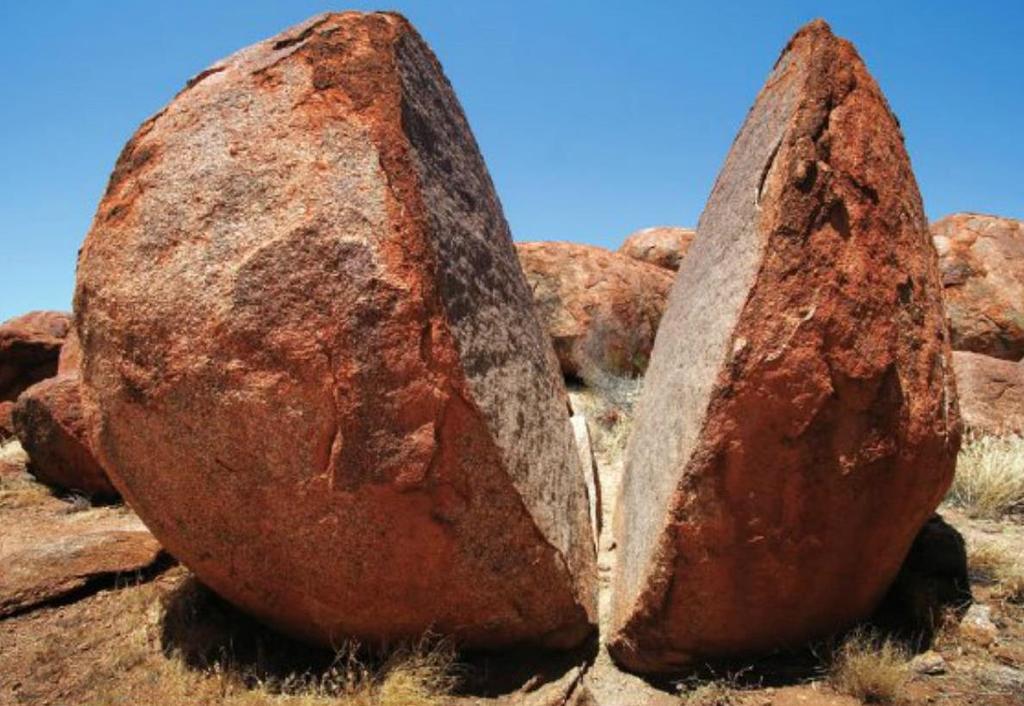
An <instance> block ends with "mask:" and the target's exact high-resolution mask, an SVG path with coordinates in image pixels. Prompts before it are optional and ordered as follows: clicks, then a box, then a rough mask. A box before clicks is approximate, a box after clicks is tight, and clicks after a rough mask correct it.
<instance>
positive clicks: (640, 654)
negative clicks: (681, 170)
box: [609, 21, 960, 672]
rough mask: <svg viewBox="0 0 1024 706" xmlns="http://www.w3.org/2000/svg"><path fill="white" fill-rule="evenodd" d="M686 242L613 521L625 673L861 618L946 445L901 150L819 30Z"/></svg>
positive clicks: (764, 105)
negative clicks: (690, 241)
mask: <svg viewBox="0 0 1024 706" xmlns="http://www.w3.org/2000/svg"><path fill="white" fill-rule="evenodd" d="M697 232H698V235H697V237H696V239H695V240H694V244H693V247H692V248H691V249H690V251H689V253H688V254H687V256H686V258H685V259H684V260H683V264H682V266H681V267H680V270H679V273H678V279H677V281H676V283H675V286H674V288H673V290H672V294H671V297H670V301H669V306H668V309H667V310H666V313H665V317H664V319H663V321H662V325H661V330H660V331H659V333H658V338H657V341H656V343H655V346H654V351H653V353H652V357H651V365H650V368H649V370H648V373H647V376H646V378H645V380H644V388H643V392H642V395H641V398H640V400H639V403H638V412H637V417H636V421H635V425H634V428H633V433H632V436H631V439H630V441H629V446H628V449H627V454H626V461H625V469H624V479H623V488H622V491H621V494H620V497H619V505H618V507H617V510H616V513H615V518H616V519H615V527H614V533H615V540H616V544H617V546H618V559H617V565H616V567H615V576H614V579H613V586H612V596H611V604H612V605H611V634H610V641H609V642H610V644H609V646H610V649H611V651H612V652H613V655H614V656H615V657H616V659H617V660H619V662H620V663H621V664H623V665H625V666H626V667H628V668H630V669H633V670H637V671H644V672H666V671H675V670H679V669H683V668H686V667H688V666H690V665H692V664H694V662H696V661H700V660H706V659H716V658H727V657H739V656H746V655H752V654H758V653H763V652H765V651H768V650H772V649H774V648H781V647H788V646H796V645H799V644H801V643H803V642H805V641H807V640H810V639H812V638H817V637H820V636H823V635H827V634H830V633H832V632H834V631H837V630H840V629H843V628H845V627H848V626H850V625H851V624H853V623H854V622H856V621H858V620H860V619H862V618H864V617H866V616H867V615H869V614H870V613H871V612H872V610H873V609H874V608H875V606H876V605H877V604H878V603H879V601H880V600H881V598H882V597H883V596H884V594H885V592H886V590H887V589H888V587H889V585H890V583H891V582H892V580H893V578H894V577H895V576H896V574H897V572H898V571H899V568H900V565H901V563H902V561H903V559H904V557H905V556H906V555H907V552H908V550H909V548H910V546H911V543H912V542H913V540H914V537H915V535H916V534H917V532H918V530H919V529H920V528H921V526H922V525H923V524H924V522H925V521H926V520H927V519H928V517H929V516H930V515H931V513H932V511H933V509H934V508H935V507H936V506H937V504H938V503H939V501H940V500H941V499H942V497H943V495H944V494H945V491H946V489H947V487H948V485H949V483H950V480H951V478H952V474H953V466H954V463H955V458H956V453H957V450H958V448H959V443H960V422H959V416H958V412H957V403H956V390H955V384H954V379H953V372H952V369H951V362H950V355H949V345H948V342H947V341H946V340H945V322H944V317H943V310H942V302H941V284H940V280H939V272H938V263H937V258H936V255H935V251H934V249H933V248H932V246H931V242H930V238H929V235H928V224H927V221H926V220H925V216H924V211H923V209H922V206H921V199H920V195H919V193H918V190H917V185H916V183H915V181H914V177H913V174H912V173H911V170H910V164H909V160H908V158H907V155H906V152H905V150H904V147H903V141H902V136H901V134H900V131H899V127H898V125H897V122H896V119H895V118H894V117H893V115H892V114H891V113H890V111H889V108H888V105H887V103H886V101H885V98H884V97H883V96H882V93H881V91H880V90H879V88H878V86H877V84H876V83H875V81H874V80H873V79H872V78H871V76H870V75H869V74H868V72H867V69H866V68H865V67H864V64H863V63H862V62H861V60H860V58H859V57H858V56H857V53H856V51H855V50H854V48H853V47H852V46H851V45H850V44H849V43H848V42H846V41H843V40H840V39H837V38H836V37H835V36H833V34H832V33H831V31H830V30H829V28H828V26H827V25H826V24H825V23H823V22H820V21H819V22H814V23H811V24H810V25H808V26H806V27H804V28H803V29H802V30H800V31H799V32H798V33H797V34H796V35H795V36H794V37H793V39H792V40H791V42H790V44H789V45H788V46H787V48H786V49H785V51H784V52H783V54H782V56H781V57H780V58H779V60H778V62H777V64H776V66H775V68H774V70H773V72H772V74H771V76H770V77H769V79H768V82H767V84H766V85H765V87H764V89H763V90H762V91H761V94H760V95H759V96H758V98H757V101H756V103H755V105H754V107H753V108H752V110H751V112H750V113H749V114H748V116H747V119H746V122H745V124H744V126H743V128H742V130H741V131H740V134H739V136H738V137H737V138H736V141H735V143H734V144H733V147H732V150H731V151H730V153H729V156H728V157H727V159H726V162H725V165H724V167H723V169H722V171H721V173H720V174H719V176H718V179H717V181H716V183H715V186H714V189H713V191H712V193H711V196H710V199H709V201H708V205H707V208H706V209H705V211H704V214H703V215H702V217H701V219H700V223H699V225H698V228H697Z"/></svg>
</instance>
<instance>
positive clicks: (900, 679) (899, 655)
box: [829, 630, 910, 704]
mask: <svg viewBox="0 0 1024 706" xmlns="http://www.w3.org/2000/svg"><path fill="white" fill-rule="evenodd" d="M909 660H910V655H909V653H908V652H907V650H906V649H904V648H903V647H901V646H900V645H899V644H897V643H895V642H893V641H892V640H891V639H889V638H883V637H880V636H878V635H875V634H872V633H871V632H868V631H864V630H858V631H855V632H854V633H852V634H851V635H850V636H849V637H848V638H847V639H846V641H845V642H843V644H842V645H841V646H840V647H839V649H838V650H837V651H836V653H835V654H834V655H833V658H832V664H831V667H830V668H829V681H830V682H831V684H832V686H833V688H834V689H835V690H836V691H838V692H840V693H843V694H848V695H849V696H853V697H854V698H857V699H860V700H861V701H863V702H864V703H869V704H898V703H900V702H901V701H902V700H903V699H904V694H905V690H906V686H907V682H909V681H910V668H909V666H908V662H909Z"/></svg>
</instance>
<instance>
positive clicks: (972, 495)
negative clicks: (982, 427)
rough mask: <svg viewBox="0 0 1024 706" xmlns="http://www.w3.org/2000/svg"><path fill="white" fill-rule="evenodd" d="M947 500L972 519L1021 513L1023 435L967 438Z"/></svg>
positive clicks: (1023, 477)
mask: <svg viewBox="0 0 1024 706" xmlns="http://www.w3.org/2000/svg"><path fill="white" fill-rule="evenodd" d="M947 501H948V502H949V503H951V504H953V505H956V506H957V507H960V508H962V509H963V510H964V512H966V513H967V515H969V516H970V517H975V518H984V519H999V518H1001V517H1004V516H1006V515H1009V514H1012V513H1020V512H1024V436H1019V435H1009V436H975V437H970V438H968V439H967V440H966V442H965V443H964V445H963V447H962V448H961V449H960V455H959V456H958V457H957V464H956V477H955V478H954V479H953V485H952V487H951V488H950V490H949V495H948V496H947Z"/></svg>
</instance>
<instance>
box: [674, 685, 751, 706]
mask: <svg viewBox="0 0 1024 706" xmlns="http://www.w3.org/2000/svg"><path fill="white" fill-rule="evenodd" d="M680 698H681V699H682V704H683V706H735V705H736V704H737V703H738V702H737V700H736V691H735V689H734V688H733V687H732V686H731V685H730V684H728V683H727V682H724V681H717V680H716V681H710V682H704V683H702V684H696V685H694V686H693V687H688V688H684V689H683V690H682V691H680Z"/></svg>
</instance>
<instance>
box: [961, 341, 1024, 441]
mask: <svg viewBox="0 0 1024 706" xmlns="http://www.w3.org/2000/svg"><path fill="white" fill-rule="evenodd" d="M953 370H954V371H955V372H956V387H957V392H958V393H959V396H960V411H961V414H962V415H963V418H964V427H966V428H967V429H969V430H971V431H974V432H977V433H981V434H996V435H999V434H1024V363H1014V362H1012V361H1009V360H1000V359H999V358H993V357H991V356H987V355H981V354H980V353H968V352H966V351H956V352H954V353H953Z"/></svg>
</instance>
